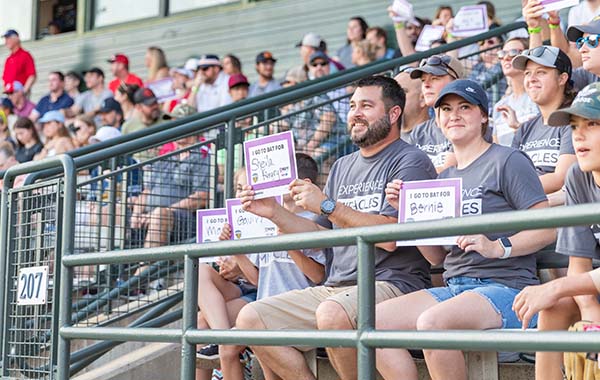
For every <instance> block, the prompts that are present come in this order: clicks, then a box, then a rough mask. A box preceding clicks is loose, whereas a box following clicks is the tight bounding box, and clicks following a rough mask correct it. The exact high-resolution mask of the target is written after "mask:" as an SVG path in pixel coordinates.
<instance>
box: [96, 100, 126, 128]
mask: <svg viewBox="0 0 600 380" xmlns="http://www.w3.org/2000/svg"><path fill="white" fill-rule="evenodd" d="M98 116H99V117H100V124H98V125H101V126H103V127H104V126H109V127H114V128H115V129H119V130H120V129H121V124H123V110H122V109H121V105H120V104H119V102H117V101H116V100H115V99H114V98H106V99H104V100H103V101H102V104H101V105H100V109H99V110H98Z"/></svg>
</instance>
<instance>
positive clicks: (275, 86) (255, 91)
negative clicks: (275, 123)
mask: <svg viewBox="0 0 600 380" xmlns="http://www.w3.org/2000/svg"><path fill="white" fill-rule="evenodd" d="M280 88H281V84H279V82H278V81H276V80H275V79H271V80H270V81H269V82H268V83H267V85H266V86H264V87H261V86H260V85H259V84H258V82H254V83H252V84H251V85H250V88H249V89H248V97H249V98H251V97H253V96H258V95H262V94H266V93H267V92H271V91H275V90H279V89H280Z"/></svg>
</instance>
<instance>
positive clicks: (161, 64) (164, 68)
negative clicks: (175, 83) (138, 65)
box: [144, 46, 169, 83]
mask: <svg viewBox="0 0 600 380" xmlns="http://www.w3.org/2000/svg"><path fill="white" fill-rule="evenodd" d="M144 66H146V68H147V69H148V77H147V78H146V83H150V82H154V81H155V80H159V79H163V78H168V77H169V65H168V64H167V57H166V56H165V52H164V51H163V50H162V49H161V48H159V47H157V46H150V47H149V48H148V49H146V55H145V56H144Z"/></svg>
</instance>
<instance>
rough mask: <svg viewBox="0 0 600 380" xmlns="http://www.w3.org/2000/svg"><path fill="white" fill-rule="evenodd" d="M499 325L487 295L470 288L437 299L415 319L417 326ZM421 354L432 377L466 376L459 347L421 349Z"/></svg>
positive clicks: (459, 379) (463, 327)
mask: <svg viewBox="0 0 600 380" xmlns="http://www.w3.org/2000/svg"><path fill="white" fill-rule="evenodd" d="M465 310H468V311H469V312H468V313H465ZM501 326H502V316H501V315H500V314H499V313H497V312H496V310H495V309H494V307H493V306H492V305H491V304H490V303H489V301H488V300H487V299H485V298H484V297H483V296H481V295H479V294H476V293H473V292H465V293H462V294H461V295H459V296H456V297H454V298H451V299H449V300H447V301H444V302H441V303H438V304H437V305H435V306H433V307H431V308H429V309H428V310H426V311H425V312H423V313H422V314H421V316H420V317H419V318H418V319H417V330H429V331H430V330H485V329H491V328H500V327H501ZM423 354H424V355H425V362H426V363H427V369H428V370H429V374H430V376H431V379H432V380H467V366H466V364H465V358H464V355H463V353H462V351H454V350H423Z"/></svg>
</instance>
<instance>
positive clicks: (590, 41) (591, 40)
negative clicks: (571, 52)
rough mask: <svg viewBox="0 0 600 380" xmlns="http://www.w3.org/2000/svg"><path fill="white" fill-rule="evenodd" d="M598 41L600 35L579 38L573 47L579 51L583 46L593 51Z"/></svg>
mask: <svg viewBox="0 0 600 380" xmlns="http://www.w3.org/2000/svg"><path fill="white" fill-rule="evenodd" d="M599 41H600V34H594V35H589V36H587V37H579V38H578V39H577V41H575V46H576V47H577V49H578V50H579V49H581V48H582V47H583V45H584V44H585V45H587V46H588V47H590V48H592V49H594V48H596V47H598V42H599Z"/></svg>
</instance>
